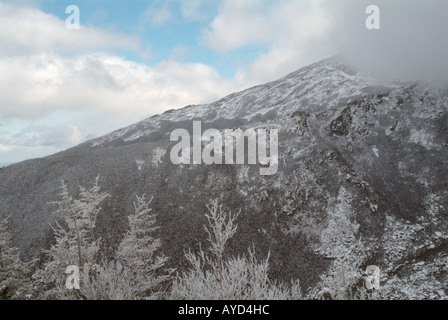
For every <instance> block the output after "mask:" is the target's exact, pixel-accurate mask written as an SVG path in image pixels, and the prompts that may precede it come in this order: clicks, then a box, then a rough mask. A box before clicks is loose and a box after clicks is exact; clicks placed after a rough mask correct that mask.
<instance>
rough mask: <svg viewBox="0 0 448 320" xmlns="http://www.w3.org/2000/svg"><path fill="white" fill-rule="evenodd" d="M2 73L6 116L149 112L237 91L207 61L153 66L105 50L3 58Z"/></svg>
mask: <svg viewBox="0 0 448 320" xmlns="http://www.w3.org/2000/svg"><path fill="white" fill-rule="evenodd" d="M0 74H2V77H1V78H0V88H2V91H3V93H2V95H0V105H2V108H1V109H0V116H2V117H4V118H8V117H21V118H27V117H28V118H33V117H39V116H43V115H46V114H48V113H52V112H56V111H61V110H66V111H85V110H101V111H103V112H109V114H111V113H112V114H113V113H123V112H126V113H136V114H140V115H141V116H145V115H151V114H155V113H160V112H163V111H164V110H166V109H169V108H177V107H182V106H185V105H188V104H194V103H205V102H211V101H213V100H214V99H218V98H219V97H221V96H223V95H225V94H226V93H229V92H230V90H231V85H230V83H227V82H225V81H224V80H222V79H221V78H220V77H219V75H218V73H217V72H216V71H215V70H214V69H213V68H211V67H209V66H206V65H204V64H199V63H195V64H182V63H179V62H174V61H164V62H162V63H160V64H159V65H157V66H156V67H153V68H151V67H148V66H145V65H142V64H139V63H136V62H131V61H127V60H124V59H122V58H119V57H116V56H112V55H104V54H91V55H83V56H78V57H75V58H64V57H61V56H59V55H56V54H36V55H31V56H26V57H23V56H19V57H14V58H12V57H9V58H3V59H0Z"/></svg>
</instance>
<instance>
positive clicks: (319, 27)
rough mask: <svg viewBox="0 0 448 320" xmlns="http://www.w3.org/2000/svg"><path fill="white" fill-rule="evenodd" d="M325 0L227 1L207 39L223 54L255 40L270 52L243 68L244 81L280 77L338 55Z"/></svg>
mask: <svg viewBox="0 0 448 320" xmlns="http://www.w3.org/2000/svg"><path fill="white" fill-rule="evenodd" d="M325 3H326V2H325V1H322V0H289V1H286V0H280V1H275V2H272V1H266V0H248V1H238V0H224V1H223V3H222V6H221V9H220V12H219V14H218V16H216V17H215V19H214V20H213V22H212V23H211V25H210V27H209V29H208V30H206V31H205V32H204V34H203V43H204V44H205V45H207V46H208V47H210V48H212V49H214V50H216V51H217V52H220V53H225V52H229V51H232V50H237V49H240V48H244V47H247V46H252V45H263V46H265V47H267V52H265V53H263V54H261V55H260V56H259V57H258V58H257V59H256V60H255V61H254V62H253V63H251V64H250V65H249V66H246V68H243V69H241V70H239V72H238V74H237V77H236V80H237V82H238V83H241V84H242V83H247V84H255V83H263V82H266V81H270V80H274V79H276V78H278V77H280V76H283V75H285V74H286V73H289V72H291V71H294V70H295V69H298V68H300V67H302V66H304V65H307V64H309V63H312V62H315V61H317V60H319V59H324V58H327V57H329V56H330V55H332V54H335V50H334V47H333V44H332V42H331V40H330V38H329V34H330V29H331V26H332V24H333V21H332V15H331V14H329V12H328V10H327V6H326V5H325Z"/></svg>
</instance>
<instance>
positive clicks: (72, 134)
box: [1, 125, 85, 151]
mask: <svg viewBox="0 0 448 320" xmlns="http://www.w3.org/2000/svg"><path fill="white" fill-rule="evenodd" d="M84 140H85V136H84V135H83V134H82V133H81V131H80V129H79V128H78V127H77V126H73V125H69V126H48V125H47V126H42V125H41V126H35V125H32V126H28V127H26V128H24V129H22V130H21V131H20V132H19V133H16V134H13V135H10V136H6V137H4V138H2V139H1V141H2V143H3V145H5V146H10V147H9V148H11V146H23V147H57V148H67V147H71V146H74V145H76V144H79V143H81V142H82V141H84ZM7 150H8V149H7ZM7 150H6V151H7Z"/></svg>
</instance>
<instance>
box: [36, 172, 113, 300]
mask: <svg viewBox="0 0 448 320" xmlns="http://www.w3.org/2000/svg"><path fill="white" fill-rule="evenodd" d="M61 190H62V191H61V193H60V196H61V200H60V201H58V202H56V203H55V204H56V205H57V206H58V208H57V210H56V212H55V214H56V215H57V216H58V217H59V218H61V220H62V221H61V222H56V223H55V225H54V226H53V231H54V234H55V240H56V242H55V243H54V244H53V245H52V246H51V248H50V249H49V250H47V251H46V254H47V256H48V260H47V261H46V262H45V263H44V268H43V269H41V270H39V271H38V272H37V273H36V275H35V278H36V279H37V282H38V283H40V284H42V285H44V288H43V290H44V292H45V293H44V295H43V297H46V298H47V297H48V298H56V299H73V298H75V299H77V298H84V299H88V298H89V297H87V296H86V295H84V294H83V290H84V289H83V288H87V287H88V286H90V285H92V284H93V281H94V272H95V269H96V268H97V267H98V253H99V242H100V239H97V238H96V236H95V226H96V219H97V216H98V213H99V211H100V207H99V205H100V203H101V202H102V201H103V200H104V199H106V198H107V197H108V196H109V195H108V194H107V193H105V192H101V190H100V187H99V185H98V178H97V179H96V181H95V183H94V185H93V187H92V188H90V189H85V188H83V187H80V198H79V199H73V198H72V197H71V196H70V195H69V192H68V189H67V186H66V185H65V184H64V182H63V183H62V187H61ZM70 265H75V266H77V267H78V268H79V270H80V272H81V274H82V275H83V276H82V277H81V280H84V282H82V283H81V285H80V286H81V289H80V290H69V289H67V288H66V286H65V282H66V278H67V275H66V274H65V270H66V268H67V267H68V266H70Z"/></svg>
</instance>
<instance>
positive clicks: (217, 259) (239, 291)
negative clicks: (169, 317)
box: [171, 200, 302, 300]
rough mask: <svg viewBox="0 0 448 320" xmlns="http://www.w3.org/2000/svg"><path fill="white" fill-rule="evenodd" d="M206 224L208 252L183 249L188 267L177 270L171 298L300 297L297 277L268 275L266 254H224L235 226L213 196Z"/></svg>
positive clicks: (208, 207)
mask: <svg viewBox="0 0 448 320" xmlns="http://www.w3.org/2000/svg"><path fill="white" fill-rule="evenodd" d="M207 209H208V212H206V214H205V216H206V218H207V221H208V224H209V227H207V226H205V230H206V232H207V234H208V241H209V242H210V248H209V251H210V253H211V256H208V255H206V253H205V252H204V251H203V250H202V249H200V251H199V253H198V254H194V253H192V252H191V251H189V252H188V253H186V255H185V256H186V259H187V260H188V261H189V262H190V264H191V268H190V270H188V271H186V272H183V273H182V274H178V275H177V277H176V279H175V280H174V282H173V286H172V291H171V298H172V299H191V300H218V299H225V300H267V299H280V300H287V299H300V298H301V297H302V295H301V291H300V285H299V282H298V281H294V282H292V283H291V284H285V283H279V282H276V281H273V280H271V279H269V277H268V271H269V256H268V258H266V260H263V261H258V260H257V259H256V258H255V254H254V251H253V250H249V256H243V257H231V258H228V259H224V258H223V252H224V249H225V245H226V243H227V241H228V240H229V239H230V238H232V237H233V236H234V234H235V232H236V230H237V225H235V220H236V219H237V217H238V215H239V213H238V214H236V215H232V213H231V212H229V213H226V212H225V211H224V210H223V209H222V205H218V201H217V200H214V201H212V202H211V203H210V205H208V206H207Z"/></svg>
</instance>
